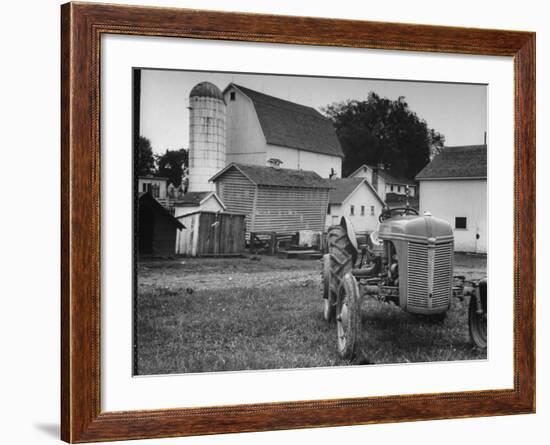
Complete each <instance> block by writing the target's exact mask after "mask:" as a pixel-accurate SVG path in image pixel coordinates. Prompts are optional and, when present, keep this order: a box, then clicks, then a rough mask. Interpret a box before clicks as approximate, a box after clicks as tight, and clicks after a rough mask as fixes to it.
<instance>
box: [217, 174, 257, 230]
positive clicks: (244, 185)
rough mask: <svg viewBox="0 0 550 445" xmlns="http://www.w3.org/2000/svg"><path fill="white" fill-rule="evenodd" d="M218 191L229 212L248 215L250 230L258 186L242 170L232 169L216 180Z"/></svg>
mask: <svg viewBox="0 0 550 445" xmlns="http://www.w3.org/2000/svg"><path fill="white" fill-rule="evenodd" d="M216 188H217V193H218V196H219V197H220V199H221V200H222V202H223V203H224V205H225V207H226V210H227V211H228V212H234V213H241V214H243V215H246V219H245V224H246V231H247V232H249V231H250V225H251V215H252V209H253V206H254V197H255V195H256V186H255V185H254V184H253V183H252V182H250V180H249V179H248V178H247V177H246V176H244V175H243V174H242V173H241V172H239V171H237V170H235V169H230V170H229V171H227V172H226V173H225V174H224V175H223V176H221V177H220V178H219V179H218V180H217V181H216Z"/></svg>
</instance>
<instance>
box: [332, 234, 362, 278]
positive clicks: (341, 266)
mask: <svg viewBox="0 0 550 445" xmlns="http://www.w3.org/2000/svg"><path fill="white" fill-rule="evenodd" d="M327 243H328V253H329V255H330V271H331V272H330V273H331V276H332V277H333V283H334V284H335V285H336V288H338V285H339V283H340V280H341V279H342V278H343V277H344V275H345V274H347V273H348V272H351V270H352V269H353V265H354V264H355V260H356V259H357V250H356V249H355V247H353V244H352V243H351V241H350V240H349V237H348V233H347V231H346V229H345V228H344V227H342V226H331V227H329V229H328V234H327Z"/></svg>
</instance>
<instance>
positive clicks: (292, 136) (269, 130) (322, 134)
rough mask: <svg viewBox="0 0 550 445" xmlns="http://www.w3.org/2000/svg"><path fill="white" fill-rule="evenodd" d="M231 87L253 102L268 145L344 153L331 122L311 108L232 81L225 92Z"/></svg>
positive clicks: (334, 153)
mask: <svg viewBox="0 0 550 445" xmlns="http://www.w3.org/2000/svg"><path fill="white" fill-rule="evenodd" d="M231 86H234V87H235V88H237V89H238V90H240V91H241V92H242V93H243V94H245V95H246V96H247V97H248V98H249V99H250V100H251V101H252V103H253V104H254V108H255V110H256V114H257V115H258V120H259V121H260V126H261V127H262V131H263V133H264V136H265V139H266V142H267V143H268V144H273V145H281V146H283V147H289V148H296V149H299V150H305V151H310V152H313V153H322V154H326V155H331V156H340V157H343V156H344V153H343V151H342V147H341V146H340V141H339V140H338V137H337V136H336V130H335V129H334V126H333V125H332V122H331V121H330V119H328V118H326V117H325V116H323V115H322V114H321V113H319V112H318V111H317V110H315V109H314V108H312V107H308V106H305V105H300V104H297V103H294V102H290V101H288V100H283V99H279V98H278V97H274V96H269V95H267V94H264V93H260V92H258V91H254V90H251V89H250V88H246V87H243V86H241V85H236V84H233V83H232V84H229V86H228V87H227V88H226V91H227V89H228V88H230V87H231ZM224 92H225V91H224Z"/></svg>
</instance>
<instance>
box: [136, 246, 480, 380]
mask: <svg viewBox="0 0 550 445" xmlns="http://www.w3.org/2000/svg"><path fill="white" fill-rule="evenodd" d="M485 270H486V258H484V257H479V256H470V255H464V254H456V255H455V273H456V274H463V275H466V276H467V277H468V278H480V277H481V276H483V275H485ZM319 272H320V263H319V261H316V260H287V259H279V258H276V257H267V256H261V257H243V258H237V259H235V258H231V259H207V258H184V259H178V260H172V261H148V262H140V263H139V264H138V298H137V314H138V316H137V324H136V334H137V372H138V374H141V375H147V374H171V373H186V372H211V371H235V370H246V369H280V368H303V367H314V366H339V365H349V364H381V363H405V362H426V361H442V360H443V361H449V360H472V359H484V358H486V352H485V351H480V350H478V349H476V348H474V347H473V346H472V345H471V344H470V343H469V337H468V327H467V305H466V303H467V300H466V301H464V302H460V301H458V300H455V301H453V306H452V308H451V310H450V311H449V313H448V316H447V318H446V320H445V322H444V323H442V324H430V323H429V322H426V320H423V319H421V318H419V317H416V316H413V315H411V314H407V313H405V312H404V311H402V310H401V309H399V308H397V307H395V306H393V305H390V304H386V303H378V302H373V301H366V302H364V303H363V306H362V324H363V327H362V330H361V336H360V338H359V347H358V353H357V355H356V357H355V359H354V360H353V361H352V362H347V361H346V362H345V361H342V360H340V359H339V358H338V354H337V350H336V332H335V331H336V329H335V326H334V325H330V326H329V325H328V324H327V323H326V322H325V321H324V320H323V317H322V298H321V281H320V275H319Z"/></svg>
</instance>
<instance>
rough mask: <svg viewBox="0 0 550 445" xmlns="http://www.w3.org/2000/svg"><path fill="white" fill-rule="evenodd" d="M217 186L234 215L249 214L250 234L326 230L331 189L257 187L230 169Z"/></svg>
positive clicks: (248, 231)
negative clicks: (235, 213) (326, 216)
mask: <svg viewBox="0 0 550 445" xmlns="http://www.w3.org/2000/svg"><path fill="white" fill-rule="evenodd" d="M216 183H217V191H218V195H219V196H220V198H221V200H222V201H223V203H224V204H225V206H226V208H227V210H228V211H230V212H237V213H242V214H244V215H247V217H246V233H247V235H248V234H249V233H250V232H276V233H278V234H293V233H295V232H297V231H298V230H314V231H322V230H323V228H324V224H325V214H326V211H327V205H328V190H325V189H304V188H295V187H256V185H255V184H253V183H252V182H251V181H250V180H248V179H247V178H246V177H245V176H244V175H243V174H242V173H240V172H239V171H237V170H235V169H230V170H229V171H227V172H226V173H225V174H224V175H222V176H221V177H220V178H218V180H217V181H216Z"/></svg>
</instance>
